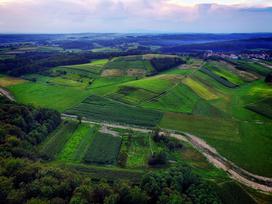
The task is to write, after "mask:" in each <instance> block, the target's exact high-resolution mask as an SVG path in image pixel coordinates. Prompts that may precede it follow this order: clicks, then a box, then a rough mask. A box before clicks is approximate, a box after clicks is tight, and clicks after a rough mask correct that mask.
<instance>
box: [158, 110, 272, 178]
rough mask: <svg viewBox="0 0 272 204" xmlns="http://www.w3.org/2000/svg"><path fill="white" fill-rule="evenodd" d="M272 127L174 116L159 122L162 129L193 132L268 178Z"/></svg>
mask: <svg viewBox="0 0 272 204" xmlns="http://www.w3.org/2000/svg"><path fill="white" fill-rule="evenodd" d="M271 125H272V124H271V122H269V123H265V124H256V123H254V122H251V123H247V122H237V121H232V120H226V119H220V118H217V119H216V118H214V119H213V118H209V117H205V116H191V115H185V114H174V113H167V114H166V115H165V116H164V117H163V119H162V121H161V122H160V126H161V127H164V128H168V129H176V130H180V131H184V132H189V133H193V134H194V135H197V136H199V137H201V138H203V139H205V140H206V141H207V142H208V143H209V144H211V145H212V146H213V147H215V148H216V149H217V150H218V151H219V152H220V153H221V154H222V155H223V156H225V157H227V158H229V159H231V161H233V162H235V163H236V164H238V165H239V166H241V167H243V168H245V169H247V170H249V171H251V172H254V173H258V174H260V175H266V176H271V167H272V163H271V159H268V158H271V156H270V155H271V154H270V153H269V152H271V151H272V149H271V145H270V144H271V135H270V131H269V129H270V128H271ZM256 152H258V154H256ZM267 159H268V160H267ZM245 161H246V162H245Z"/></svg>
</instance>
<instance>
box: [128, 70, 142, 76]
mask: <svg viewBox="0 0 272 204" xmlns="http://www.w3.org/2000/svg"><path fill="white" fill-rule="evenodd" d="M127 75H128V76H133V77H139V76H144V75H145V70H143V69H134V68H130V69H128V70H127Z"/></svg>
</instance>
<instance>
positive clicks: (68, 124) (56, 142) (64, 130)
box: [40, 121, 78, 158]
mask: <svg viewBox="0 0 272 204" xmlns="http://www.w3.org/2000/svg"><path fill="white" fill-rule="evenodd" d="M77 126H78V124H77V123H76V122H72V121H64V122H63V123H62V124H61V125H60V126H59V127H58V129H57V130H56V131H55V132H53V133H52V134H51V135H50V137H49V138H48V139H47V140H46V141H45V142H44V143H43V144H42V145H41V147H40V152H41V153H42V154H45V155H46V156H48V157H49V158H55V157H56V155H57V154H58V153H59V152H61V151H62V149H63V147H64V146H65V144H66V142H67V141H68V140H69V138H70V136H71V135H72V134H73V133H74V131H75V130H76V129H77Z"/></svg>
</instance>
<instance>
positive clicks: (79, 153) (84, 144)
mask: <svg viewBox="0 0 272 204" xmlns="http://www.w3.org/2000/svg"><path fill="white" fill-rule="evenodd" d="M97 129H98V128H97V126H95V127H92V128H90V129H89V131H88V133H87V134H86V135H85V137H83V138H82V140H81V142H80V143H79V145H78V147H77V148H76V150H75V151H74V154H73V157H72V159H73V161H75V162H81V161H82V160H83V158H84V156H85V154H86V152H87V150H88V148H89V147H90V145H91V144H92V142H93V139H94V137H95V135H96V134H97Z"/></svg>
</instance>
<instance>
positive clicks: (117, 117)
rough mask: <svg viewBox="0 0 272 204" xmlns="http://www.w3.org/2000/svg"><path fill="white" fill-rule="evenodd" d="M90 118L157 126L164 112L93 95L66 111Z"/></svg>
mask: <svg viewBox="0 0 272 204" xmlns="http://www.w3.org/2000/svg"><path fill="white" fill-rule="evenodd" d="M66 113H67V114H72V115H81V116H83V117H85V118H87V119H90V120H96V121H108V122H117V123H125V124H133V125H141V126H151V127H152V126H156V125H157V124H158V122H159V121H160V119H161V117H162V114H161V113H160V112H157V111H152V110H147V109H143V108H139V107H135V106H129V105H126V104H122V103H119V102H116V101H113V100H111V99H107V98H104V97H100V96H95V95H92V96H90V97H88V98H87V99H85V100H84V101H83V102H82V103H80V104H79V105H77V106H75V107H73V108H72V109H69V110H67V111H66Z"/></svg>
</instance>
